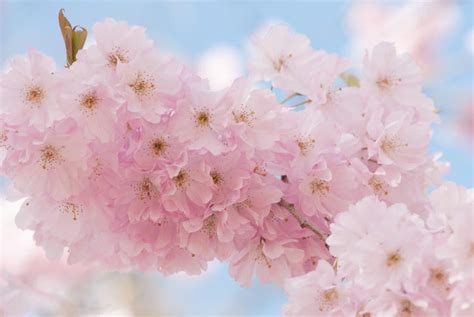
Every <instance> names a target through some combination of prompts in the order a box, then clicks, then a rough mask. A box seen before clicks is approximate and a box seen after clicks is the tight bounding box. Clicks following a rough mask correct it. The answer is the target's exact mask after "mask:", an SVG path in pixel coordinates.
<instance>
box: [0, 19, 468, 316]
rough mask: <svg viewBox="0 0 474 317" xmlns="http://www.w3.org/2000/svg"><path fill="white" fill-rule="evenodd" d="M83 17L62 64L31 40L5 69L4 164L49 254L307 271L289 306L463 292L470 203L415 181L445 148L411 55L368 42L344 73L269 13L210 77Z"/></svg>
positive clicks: (437, 174)
mask: <svg viewBox="0 0 474 317" xmlns="http://www.w3.org/2000/svg"><path fill="white" fill-rule="evenodd" d="M93 31H94V36H95V40H96V44H94V45H92V46H90V47H89V48H87V49H84V50H81V51H80V52H79V54H78V56H77V61H76V62H75V63H74V64H73V65H72V66H71V67H70V68H61V69H59V70H58V69H56V68H55V66H54V63H53V61H52V60H51V59H50V58H48V57H46V56H44V55H42V54H40V53H38V52H37V51H34V50H31V51H29V52H28V55H27V56H20V57H15V58H13V59H12V60H11V63H10V69H9V70H8V72H7V73H6V74H4V75H2V78H1V83H0V85H1V93H2V101H3V102H2V107H3V109H2V114H1V116H0V129H1V130H0V131H1V137H0V142H1V144H0V145H1V147H2V154H1V156H0V158H1V160H2V161H1V172H2V173H3V174H5V175H6V176H7V177H8V178H10V179H11V180H12V183H13V185H14V187H15V188H16V190H18V191H19V192H21V193H22V194H23V195H24V196H27V197H28V199H27V200H26V201H25V203H24V204H23V206H22V208H21V210H20V212H19V214H18V216H17V219H16V221H17V224H18V226H20V227H21V228H24V229H31V230H33V231H34V232H35V234H34V237H35V239H36V242H37V243H38V244H40V245H42V246H43V247H44V249H45V251H46V253H47V254H48V256H49V257H50V258H59V257H60V256H61V255H62V254H63V252H67V253H68V261H69V262H70V263H75V262H99V263H102V264H103V265H105V266H106V267H108V268H111V269H128V268H138V269H140V270H158V271H160V272H163V273H165V274H171V273H175V272H179V271H184V272H186V273H188V274H199V273H200V272H202V271H203V270H205V269H206V267H207V263H208V262H209V261H212V260H215V259H218V260H220V261H227V262H228V263H229V265H230V274H231V275H232V276H233V277H234V278H235V279H236V280H237V281H238V282H239V283H241V284H242V285H246V286H248V285H250V284H251V281H252V277H253V275H254V274H255V275H256V276H257V278H258V279H259V280H260V281H263V282H276V283H278V284H280V285H283V284H284V281H285V279H287V278H290V277H295V276H301V275H302V277H299V278H297V279H296V280H292V281H293V282H291V283H289V284H288V285H291V287H289V292H290V301H291V305H290V306H289V307H288V308H287V310H286V311H287V312H288V313H289V314H291V313H294V314H299V313H308V314H310V315H311V314H314V313H317V312H320V311H324V312H325V314H326V313H328V314H329V313H332V312H337V313H336V314H340V313H341V312H342V311H345V310H346V309H349V310H352V311H354V312H356V311H357V312H371V313H372V312H373V313H375V314H377V313H378V314H384V312H386V311H389V310H390V309H392V311H393V309H395V308H393V307H392V306H393V304H394V303H398V302H399V301H400V300H402V299H407V301H408V300H410V303H412V304H410V305H411V306H409V309H415V307H416V308H417V309H418V307H422V306H419V305H418V301H422V300H425V301H426V300H427V299H426V298H425V297H423V296H425V295H426V296H428V295H429V296H428V297H429V299H428V300H429V303H428V304H429V308H430V309H439V310H440V311H441V310H442V309H448V306H447V304H446V302H447V301H451V302H453V301H458V302H459V305H458V306H456V305H457V304H456V305H455V306H456V307H461V306H462V305H464V302H465V301H463V300H461V299H459V298H460V297H459V296H457V295H456V294H457V293H462V294H466V293H465V292H463V290H464V289H463V287H464V288H469V287H470V286H471V284H470V283H471V282H472V279H470V280H468V279H466V278H465V276H464V275H465V274H467V273H466V268H467V267H468V265H469V261H472V254H473V252H472V245H473V244H472V243H471V244H470V245H469V247H470V249H469V250H470V251H469V252H471V253H469V254H467V255H466V254H464V253H463V252H464V251H465V250H464V249H462V250H461V249H460V246H459V244H458V242H457V241H461V240H463V239H464V238H465V236H466V235H468V230H467V229H466V228H465V227H463V228H461V227H462V226H463V224H464V226H466V222H465V219H463V218H462V217H461V216H458V215H457V214H455V213H454V212H452V211H449V212H448V211H447V209H449V208H451V207H452V205H449V207H447V208H444V207H439V206H440V205H442V204H443V203H444V204H448V202H447V201H444V198H443V197H452V200H453V202H452V203H453V204H455V205H456V206H458V205H460V204H461V203H460V202H458V201H457V200H456V198H457V197H458V196H456V194H453V193H452V191H450V190H449V191H447V192H446V193H443V192H440V191H438V192H437V193H439V194H438V195H439V196H440V197H441V198H440V199H438V200H440V201H438V202H437V203H433V204H432V203H431V202H430V199H429V195H428V194H427V189H428V187H429V186H432V185H435V184H438V183H439V181H440V179H441V176H442V174H443V173H444V172H445V171H446V169H447V164H446V163H441V162H439V161H438V158H439V155H438V154H435V155H430V154H429V153H428V151H427V146H428V142H429V140H430V135H431V130H430V125H431V124H432V123H433V122H435V121H437V120H438V117H437V114H436V109H435V107H434V105H433V103H432V101H431V100H430V99H429V98H428V97H426V96H425V95H424V94H423V93H422V89H421V88H422V87H421V76H420V71H419V69H418V67H417V66H416V64H415V63H414V62H413V61H412V60H411V59H410V57H409V56H407V55H400V54H397V52H396V50H395V48H394V46H393V45H391V44H388V43H382V44H379V45H378V46H376V47H375V49H374V50H373V52H371V54H367V55H366V57H365V59H364V61H363V68H362V74H363V75H362V79H361V80H360V84H359V83H358V82H357V80H353V81H351V82H350V83H349V84H345V83H344V82H343V81H342V80H340V79H339V77H340V76H341V74H342V73H343V72H345V71H346V70H347V69H348V67H350V64H349V62H348V61H347V60H345V59H342V58H340V57H338V56H336V55H333V54H328V53H326V52H324V51H316V50H314V49H313V48H312V47H311V45H310V41H309V39H308V38H306V37H305V36H303V35H298V34H293V33H292V32H290V31H289V29H288V28H287V27H286V26H284V25H276V26H272V27H270V28H268V29H267V30H264V31H262V32H261V33H259V34H257V35H256V36H255V37H254V38H253V40H252V42H253V44H254V49H255V59H254V60H253V62H252V63H251V65H250V68H249V69H250V74H249V76H248V77H243V78H239V79H237V80H236V81H235V82H234V83H233V84H232V85H231V87H229V88H227V89H224V90H221V91H212V90H211V89H210V88H209V85H208V83H207V81H206V80H205V79H202V78H199V77H198V76H197V75H195V74H194V73H193V72H192V71H191V70H190V69H188V68H187V67H186V66H184V65H183V64H181V63H180V62H179V61H177V60H176V59H175V58H174V57H172V56H169V55H168V54H166V53H164V52H162V51H160V50H157V49H156V48H155V47H154V46H153V43H152V41H150V40H149V39H147V37H146V35H145V30H144V29H143V28H141V27H135V26H132V27H131V26H129V25H128V24H126V23H124V22H116V21H114V20H112V19H107V20H105V21H104V22H102V23H98V24H96V25H95V27H94V30H93ZM343 77H344V76H343ZM261 80H266V81H270V82H271V84H272V86H271V89H268V88H257V87H264V86H262V85H260V86H259V82H260V81H261ZM282 94H283V95H284V96H283V98H284V99H285V100H283V101H281V102H279V101H278V100H277V97H278V98H279V99H281V95H282ZM295 100H296V101H295ZM292 102H293V105H292V106H287V104H289V103H292ZM295 102H296V103H295ZM295 110H296V111H295ZM300 110H301V111H300ZM443 188H444V187H443ZM440 190H441V189H440ZM459 192H460V193H461V192H462V193H464V192H463V191H462V190H460V189H459ZM459 195H461V194H459ZM462 195H467V194H462ZM435 197H436V195H435V194H433V198H432V199H435ZM471 198H472V195H471ZM463 204H465V205H463V207H462V208H461V207H460V208H461V209H462V210H463V212H464V213H466V215H465V217H471V218H472V208H467V207H466V206H468V207H472V199H471V200H469V199H467V198H466V199H465V200H464V201H463ZM438 207H439V208H438ZM347 210H349V211H347ZM456 211H457V210H456ZM471 218H470V219H471ZM428 220H429V221H430V222H429V225H428ZM425 222H426V224H425ZM460 228H461V229H460ZM328 236H329V238H328V239H327V237H328ZM463 241H464V240H463ZM470 241H472V240H470ZM463 243H466V242H465V241H464V242H463ZM434 245H439V246H440V249H439V250H441V245H442V246H443V248H442V249H443V250H444V251H443V252H442V253H439V254H438V253H434V251H433V250H434ZM466 246H468V245H467V244H466ZM425 253H426V254H425ZM463 256H464V257H463ZM334 261H337V267H338V268H339V269H338V271H337V273H336V272H334V271H333V269H332V268H331V264H329V263H334ZM426 263H429V264H430V265H431V264H432V265H433V267H429V268H428V267H427V266H426ZM388 264H390V265H388ZM315 269H316V271H314V270H315ZM438 269H439V272H440V276H441V277H440V278H439V279H438V280H439V281H431V280H430V278H431V275H430V272H431V271H430V270H435V271H433V272H438V271H436V270H438ZM308 272H310V273H308ZM306 273H308V274H307V275H304V274H306ZM443 274H444V275H443ZM463 274H464V275H463ZM436 276H437V275H436V274H435V277H434V278H435V279H436V278H437V277H436ZM448 277H449V283H456V284H455V287H454V286H450V288H449V290H446V292H447V293H443V292H444V291H443V290H440V291H439V292H434V293H433V294H427V293H423V292H424V290H425V289H426V285H427V283H431V282H433V283H439V285H445V284H443V283H448ZM451 278H453V279H457V280H456V281H454V280H453V281H451ZM469 278H471V277H469ZM466 281H471V282H466ZM437 285H438V284H437ZM446 285H447V284H446ZM450 285H451V284H450ZM453 285H454V284H453ZM352 286H354V287H353V288H352ZM354 289H355V290H364V291H363V292H357V291H356V292H354ZM382 289H383V290H385V289H386V291H384V292H382V291H381V290H382ZM365 290H367V292H366V291H365ZM315 291H317V292H315ZM377 291H378V292H377ZM456 292H457V293H456ZM346 293H347V294H348V295H347V298H346V295H345V294H346ZM374 293H377V294H376V295H377V296H378V297H377V300H375V299H374V300H370V301H369V299H370V298H372V299H373V298H375V297H374V296H375V295H374ZM315 294H316V295H315ZM318 294H319V295H318ZM446 294H447V295H446ZM294 296H296V298H293V297H294ZM314 296H319V297H318V298H319V299H318V301H314V300H313V299H314V298H313V297H314ZM321 296H322V297H321ZM463 296H464V295H463ZM453 298H455V299H453ZM467 298H468V297H467V295H466V299H467ZM293 300H294V302H293ZM315 303H317V304H315ZM407 303H408V302H407ZM423 303H425V302H423ZM431 304H432V305H431ZM438 304H439V305H438ZM391 305H392V306H391ZM407 305H408V304H407ZM420 305H421V304H420ZM438 306H439V307H438ZM423 307H424V306H423ZM453 307H454V306H453ZM462 307H464V306H462ZM407 309H408V308H407ZM420 309H421V308H420Z"/></svg>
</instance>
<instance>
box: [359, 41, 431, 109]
mask: <svg viewBox="0 0 474 317" xmlns="http://www.w3.org/2000/svg"><path fill="white" fill-rule="evenodd" d="M363 71H364V79H363V80H362V82H361V86H362V89H365V90H367V91H368V92H370V93H372V94H374V96H375V97H377V98H381V99H383V100H395V101H397V102H401V103H403V102H405V101H409V100H410V98H413V97H414V96H415V97H416V95H417V94H419V92H420V91H421V80H422V77H421V71H420V69H419V67H418V66H417V65H416V63H415V62H414V61H413V60H412V59H411V58H410V56H408V55H407V54H403V55H397V51H396V50H395V46H394V45H393V44H390V43H385V42H384V43H381V44H378V45H377V46H375V47H374V49H373V51H372V54H371V55H369V53H366V55H365V57H364V68H363Z"/></svg>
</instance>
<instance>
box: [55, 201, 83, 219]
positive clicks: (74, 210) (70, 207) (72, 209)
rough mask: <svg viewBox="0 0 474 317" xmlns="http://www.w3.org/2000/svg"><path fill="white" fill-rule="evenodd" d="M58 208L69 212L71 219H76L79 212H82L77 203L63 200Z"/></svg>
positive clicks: (66, 212)
mask: <svg viewBox="0 0 474 317" xmlns="http://www.w3.org/2000/svg"><path fill="white" fill-rule="evenodd" d="M59 210H60V211H61V212H63V213H65V214H69V213H70V214H71V215H72V220H74V221H76V220H77V217H78V215H79V214H80V213H82V207H81V206H79V205H78V204H75V203H71V202H65V203H63V204H62V205H60V206H59Z"/></svg>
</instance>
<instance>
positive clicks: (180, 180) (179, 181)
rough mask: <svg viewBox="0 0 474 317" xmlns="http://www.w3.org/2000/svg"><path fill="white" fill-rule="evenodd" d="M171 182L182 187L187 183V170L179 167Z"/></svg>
mask: <svg viewBox="0 0 474 317" xmlns="http://www.w3.org/2000/svg"><path fill="white" fill-rule="evenodd" d="M173 182H174V183H175V185H176V187H178V188H182V187H184V186H186V185H187V183H188V172H187V171H186V170H185V169H181V170H180V171H179V173H178V175H176V176H175V177H173Z"/></svg>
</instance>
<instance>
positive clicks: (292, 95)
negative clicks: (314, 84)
mask: <svg viewBox="0 0 474 317" xmlns="http://www.w3.org/2000/svg"><path fill="white" fill-rule="evenodd" d="M296 96H301V94H299V93H297V92H295V93H294V94H291V95H289V96H288V97H286V98H285V99H283V100H282V101H281V102H280V103H281V104H282V105H283V104H285V103H286V102H287V101H288V100H290V99H291V98H293V97H296Z"/></svg>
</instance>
